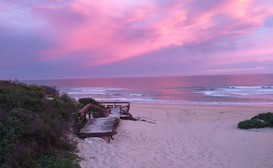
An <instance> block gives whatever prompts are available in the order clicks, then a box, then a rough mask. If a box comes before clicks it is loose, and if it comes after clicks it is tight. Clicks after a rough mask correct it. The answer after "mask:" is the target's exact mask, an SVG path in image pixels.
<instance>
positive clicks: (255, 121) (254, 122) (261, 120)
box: [238, 112, 273, 129]
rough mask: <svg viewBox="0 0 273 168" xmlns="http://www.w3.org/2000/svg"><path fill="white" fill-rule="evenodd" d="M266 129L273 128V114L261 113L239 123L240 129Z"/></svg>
mask: <svg viewBox="0 0 273 168" xmlns="http://www.w3.org/2000/svg"><path fill="white" fill-rule="evenodd" d="M265 127H273V113H270V112H268V113H261V114H258V115H256V116H254V117H252V118H251V119H250V120H245V121H241V122H239V123H238V128H241V129H250V128H265Z"/></svg>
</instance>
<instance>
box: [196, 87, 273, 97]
mask: <svg viewBox="0 0 273 168" xmlns="http://www.w3.org/2000/svg"><path fill="white" fill-rule="evenodd" d="M196 90H198V92H197V93H201V94H204V95H206V96H215V97H244V96H265V95H268V96H270V95H272V96H273V86H227V87H218V88H202V89H200V88H197V89H196Z"/></svg>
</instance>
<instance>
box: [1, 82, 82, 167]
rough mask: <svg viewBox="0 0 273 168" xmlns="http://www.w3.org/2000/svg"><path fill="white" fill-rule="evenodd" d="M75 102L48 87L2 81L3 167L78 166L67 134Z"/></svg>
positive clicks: (69, 129)
mask: <svg viewBox="0 0 273 168" xmlns="http://www.w3.org/2000/svg"><path fill="white" fill-rule="evenodd" d="M48 96H50V97H52V98H53V100H51V99H48V98H47V97H48ZM76 106H77V104H76V102H75V101H74V100H73V99H71V98H70V97H68V96H67V95H59V93H58V91H56V90H54V89H50V88H48V87H42V86H37V85H30V86H28V85H26V84H20V83H18V82H7V81H0V146H1V147H0V167H71V168H72V167H79V165H78V163H77V161H76V160H77V156H76V155H75V154H74V150H75V149H76V145H75V143H73V142H71V141H70V140H69V139H68V138H67V134H68V133H70V132H71V125H72V123H73V120H72V116H73V113H74V112H76V111H77V110H78V109H77V107H76ZM46 158H50V159H46Z"/></svg>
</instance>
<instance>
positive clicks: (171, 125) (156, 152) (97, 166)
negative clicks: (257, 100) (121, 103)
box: [78, 104, 273, 168]
mask: <svg viewBox="0 0 273 168" xmlns="http://www.w3.org/2000/svg"><path fill="white" fill-rule="evenodd" d="M268 111H271V112H272V111H273V108H272V107H271V108H269V107H231V106H229V107H224V106H184V105H163V104H154V105H150V104H144V105H143V104H142V105H141V104H131V110H130V112H131V113H132V114H133V115H134V116H135V117H136V116H140V117H146V120H147V121H151V122H155V123H156V124H153V123H149V122H144V121H125V120H122V121H121V123H120V126H119V127H118V129H117V131H118V133H117V134H116V135H115V136H114V138H115V139H114V140H112V141H111V142H110V143H105V142H104V141H103V140H100V139H91V140H90V139H89V140H88V139H85V140H81V139H78V149H79V151H80V152H79V156H80V157H82V158H83V159H82V161H81V163H80V164H81V166H82V167H83V168H91V167H94V168H272V167H273V129H269V128H266V129H251V130H240V129H238V128H237V124H238V122H239V121H241V120H245V119H249V118H251V117H252V116H254V115H256V114H258V113H263V112H268Z"/></svg>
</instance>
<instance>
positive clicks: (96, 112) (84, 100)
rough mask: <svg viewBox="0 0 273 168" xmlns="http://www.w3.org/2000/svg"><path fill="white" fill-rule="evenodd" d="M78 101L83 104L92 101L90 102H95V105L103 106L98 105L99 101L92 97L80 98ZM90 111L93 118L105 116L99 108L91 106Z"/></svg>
mask: <svg viewBox="0 0 273 168" xmlns="http://www.w3.org/2000/svg"><path fill="white" fill-rule="evenodd" d="M79 103H81V104H83V105H87V104H88V103H92V104H95V105H97V106H100V107H101V108H104V106H101V105H100V102H98V101H96V100H95V99H92V98H80V99H79ZM90 111H91V112H92V114H93V116H94V117H95V118H100V117H106V114H105V113H104V112H102V111H101V110H100V109H97V108H93V107H91V108H90Z"/></svg>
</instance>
